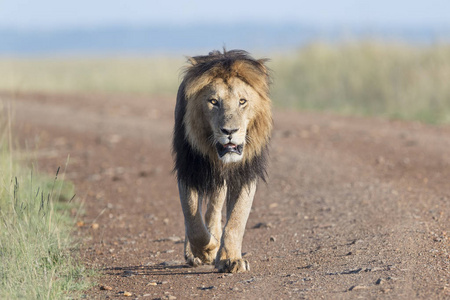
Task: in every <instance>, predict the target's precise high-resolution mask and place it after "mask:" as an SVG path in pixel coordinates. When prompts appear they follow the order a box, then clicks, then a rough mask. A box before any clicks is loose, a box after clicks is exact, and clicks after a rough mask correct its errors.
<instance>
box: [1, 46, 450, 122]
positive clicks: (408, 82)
mask: <svg viewBox="0 0 450 300" xmlns="http://www.w3.org/2000/svg"><path fill="white" fill-rule="evenodd" d="M268 56H269V57H271V59H272V60H271V62H270V63H269V66H270V67H271V69H272V70H273V73H274V78H275V82H274V85H273V87H272V98H273V99H274V102H275V105H277V106H282V107H288V108H298V109H306V110H326V111H334V112H339V113H345V114H360V115H376V116H383V117H388V118H404V119H411V120H420V121H425V122H430V123H445V122H450V84H448V82H450V45H429V46H413V45H407V44H400V43H385V42H375V41H359V42H350V43H338V44H326V43H314V44H311V45H309V46H306V47H303V48H301V49H299V50H298V51H296V52H293V53H290V54H288V55H277V54H274V55H272V56H270V55H268ZM183 65H184V58H183V57H177V58H173V57H149V58H105V59H103V58H92V59H56V60H52V59H12V60H11V59H9V60H6V59H2V60H0V78H2V80H1V81H0V90H7V91H12V92H31V91H44V92H67V93H72V92H83V93H86V92H88V93H89V92H100V93H126V94H143V95H148V96H155V95H159V96H161V95H164V96H171V97H175V94H176V92H177V87H178V85H179V83H180V76H179V75H180V71H181V69H182V66H183Z"/></svg>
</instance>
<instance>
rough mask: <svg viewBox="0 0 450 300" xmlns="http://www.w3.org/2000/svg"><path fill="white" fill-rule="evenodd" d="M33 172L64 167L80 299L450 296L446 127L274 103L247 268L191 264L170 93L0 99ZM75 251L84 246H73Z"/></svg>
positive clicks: (246, 247) (248, 236) (449, 132)
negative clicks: (88, 274)
mask: <svg viewBox="0 0 450 300" xmlns="http://www.w3.org/2000/svg"><path fill="white" fill-rule="evenodd" d="M1 99H2V100H6V101H7V102H9V101H10V102H11V103H12V107H13V109H14V115H15V120H14V124H15V128H14V131H15V136H16V138H17V140H18V141H19V142H20V143H21V145H22V147H25V148H26V149H28V150H32V151H33V152H34V153H35V157H36V158H37V161H38V166H39V169H40V171H41V172H43V171H44V172H48V173H50V174H54V172H55V170H56V169H57V168H58V166H64V165H65V162H66V160H67V157H68V156H70V162H69V164H68V167H67V170H66V175H65V176H66V178H67V179H69V180H71V181H73V182H74V183H75V186H76V190H77V197H76V199H77V201H81V202H83V203H84V213H82V214H79V215H78V217H77V218H78V219H77V221H78V223H77V224H78V226H76V228H74V234H76V235H77V236H78V238H79V240H80V244H81V247H80V249H79V252H80V254H81V259H82V261H83V262H84V263H85V265H86V266H87V267H88V268H93V269H97V270H99V273H100V276H99V277H98V278H96V279H95V280H97V282H98V284H96V285H95V286H94V287H93V288H92V289H91V290H89V291H87V292H86V298H88V299H92V298H97V299H105V298H113V299H114V298H121V297H126V296H130V297H132V298H138V299H141V298H143V299H155V298H161V299H189V298H192V299H194V298H195V299H213V298H217V299H289V298H293V299H320V298H323V299H355V298H363V299H448V298H449V297H450V275H449V272H450V256H449V255H450V253H449V237H448V236H449V229H450V219H449V218H450V183H449V180H450V150H449V149H450V127H449V126H448V125H447V126H445V125H441V126H432V125H424V124H421V123H417V122H403V121H389V120H382V119H375V118H359V117H344V116H337V115H332V114H326V113H307V112H299V111H282V110H275V114H274V122H275V130H274V133H273V137H272V140H271V148H270V165H269V177H268V181H267V183H263V182H261V183H260V184H259V188H258V191H257V194H256V197H255V201H254V204H253V209H252V212H251V214H250V218H249V221H248V223H247V230H246V233H245V237H244V243H243V251H244V257H245V258H246V259H247V260H249V262H250V266H251V271H250V272H248V273H242V274H233V275H230V274H221V273H217V272H216V271H215V270H214V269H213V268H212V267H209V266H202V267H199V268H190V267H187V266H186V265H185V263H184V258H183V240H184V224H183V217H182V212H181V207H180V204H179V199H178V191H177V186H176V180H175V176H174V174H173V173H172V168H173V163H172V156H171V136H172V129H173V108H174V105H175V100H174V99H164V98H145V97H135V96H133V97H132V96H105V95H100V94H84V95H80V94H77V95H75V94H74V95H71V94H59V95H58V94H52V95H49V94H18V95H11V94H9V95H2V96H1ZM77 251H78V250H77Z"/></svg>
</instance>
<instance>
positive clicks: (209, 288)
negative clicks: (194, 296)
mask: <svg viewBox="0 0 450 300" xmlns="http://www.w3.org/2000/svg"><path fill="white" fill-rule="evenodd" d="M215 288H216V287H215V286H213V285H211V286H202V287H200V288H199V289H200V290H202V291H207V290H212V289H215Z"/></svg>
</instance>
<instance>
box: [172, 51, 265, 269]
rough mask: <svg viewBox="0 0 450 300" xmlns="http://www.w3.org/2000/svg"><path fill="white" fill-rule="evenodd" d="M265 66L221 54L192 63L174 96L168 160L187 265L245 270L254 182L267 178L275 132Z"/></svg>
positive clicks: (193, 59) (243, 54)
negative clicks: (175, 184) (245, 242)
mask: <svg viewBox="0 0 450 300" xmlns="http://www.w3.org/2000/svg"><path fill="white" fill-rule="evenodd" d="M266 61H267V60H266V59H259V60H256V59H253V58H252V57H251V56H250V55H249V53H248V52H246V51H243V50H231V51H226V50H225V49H224V50H223V53H221V52H220V51H213V52H210V53H209V55H205V56H195V57H190V58H189V62H190V64H189V66H188V67H186V70H185V72H184V76H183V80H182V82H181V84H180V87H179V89H178V94H177V101H176V107H175V127H174V134H173V154H174V161H175V168H174V171H175V172H176V175H177V180H178V190H179V195H180V201H181V206H182V210H183V214H184V220H185V234H186V239H185V245H184V255H185V259H186V262H187V263H188V264H189V265H191V266H198V265H201V264H215V268H217V269H218V271H219V272H230V273H237V272H245V271H248V270H250V265H249V263H248V261H247V260H245V259H243V258H242V253H241V248H242V240H243V236H244V231H245V226H246V223H247V219H248V217H249V214H250V209H251V206H252V202H253V198H254V195H255V191H256V186H257V182H258V180H259V179H262V180H264V181H265V179H266V175H267V172H266V166H267V156H268V144H269V139H270V135H271V131H272V126H273V121H272V113H271V100H270V98H269V85H270V81H271V79H270V76H269V71H268V69H267V67H266V66H265V62H266ZM203 202H205V203H206V212H205V217H204V219H203V217H202V203H203ZM225 202H226V223H225V226H224V228H223V229H222V224H221V223H222V207H223V206H224V203H225Z"/></svg>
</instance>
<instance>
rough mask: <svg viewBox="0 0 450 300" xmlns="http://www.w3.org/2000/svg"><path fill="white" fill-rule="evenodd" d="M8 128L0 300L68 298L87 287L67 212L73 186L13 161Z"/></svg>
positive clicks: (2, 139) (3, 144) (0, 136)
mask: <svg viewBox="0 0 450 300" xmlns="http://www.w3.org/2000/svg"><path fill="white" fill-rule="evenodd" d="M0 105H1V102H0ZM4 116H5V114H4V113H2V112H1V108H0V117H1V118H0V120H5V119H6V120H7V119H9V118H4ZM9 128H10V126H9V125H8V124H6V123H2V124H0V170H1V172H0V298H1V299H64V298H72V297H74V296H76V293H77V291H80V290H81V289H83V288H86V287H87V286H88V283H87V280H86V278H85V276H86V273H87V271H86V270H85V269H84V267H83V266H82V265H81V264H80V263H79V262H78V260H77V258H76V253H77V252H76V251H74V249H75V248H74V246H75V245H74V243H73V239H72V236H71V234H70V231H71V229H73V228H74V226H73V225H74V224H73V221H72V220H71V218H70V217H69V216H68V214H67V212H68V207H69V206H70V203H69V202H70V199H71V198H72V196H73V195H74V194H73V185H72V184H70V183H67V182H64V181H63V180H60V179H59V178H58V177H61V174H58V172H57V173H56V176H55V177H53V178H50V177H47V176H41V175H39V174H35V173H34V172H33V171H32V169H27V168H25V167H24V166H23V165H19V164H18V163H17V162H16V160H15V159H14V156H13V155H14V151H13V149H12V147H11V146H10V145H11V134H10V129H9ZM62 177H63V176H62Z"/></svg>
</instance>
